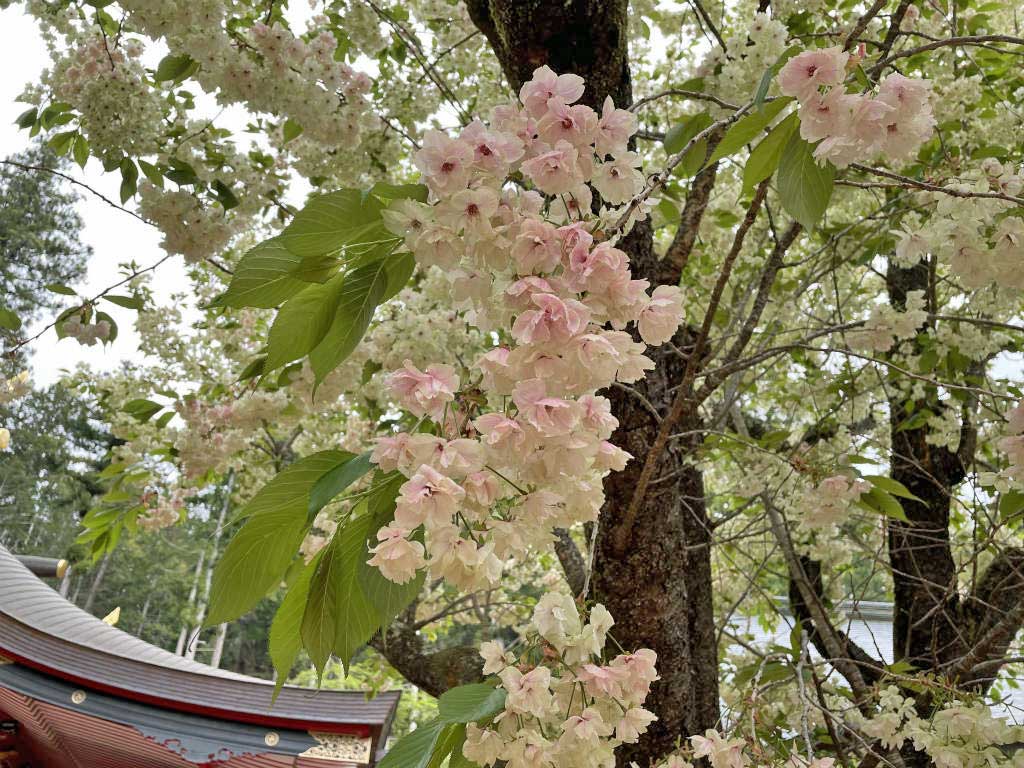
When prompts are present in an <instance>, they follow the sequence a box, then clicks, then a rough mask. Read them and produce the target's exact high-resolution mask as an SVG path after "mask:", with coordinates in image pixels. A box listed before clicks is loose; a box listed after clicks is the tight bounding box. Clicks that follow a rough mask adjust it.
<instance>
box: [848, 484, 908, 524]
mask: <svg viewBox="0 0 1024 768" xmlns="http://www.w3.org/2000/svg"><path fill="white" fill-rule="evenodd" d="M857 503H858V504H859V505H860V506H862V507H864V508H866V509H867V510H868V511H870V512H880V513H881V514H883V515H885V516H886V517H891V518H892V519H893V520H899V521H901V522H904V523H909V522H910V521H909V520H908V519H907V515H906V513H905V512H904V511H903V507H902V506H901V505H900V503H899V501H898V500H897V499H896V497H895V496H893V495H892V494H890V493H888V492H886V491H883V490H882V489H881V488H877V487H876V488H872V489H871V490H870V491H868V492H867V493H862V494H861V497H860V499H859V500H858V502H857Z"/></svg>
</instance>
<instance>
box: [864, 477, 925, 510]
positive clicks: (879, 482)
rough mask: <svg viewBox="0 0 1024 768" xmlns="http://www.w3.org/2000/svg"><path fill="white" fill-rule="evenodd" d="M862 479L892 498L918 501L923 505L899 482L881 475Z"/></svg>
mask: <svg viewBox="0 0 1024 768" xmlns="http://www.w3.org/2000/svg"><path fill="white" fill-rule="evenodd" d="M863 477H864V479H865V480H867V481H868V482H869V483H871V484H872V485H873V486H875V488H880V489H881V490H883V491H885V492H886V493H891V494H892V495H893V496H899V497H900V498H902V499H910V500H911V501H919V502H921V503H922V504H924V503H925V502H924V501H923V500H921V499H919V498H918V497H917V496H915V495H914V494H912V493H911V492H910V491H909V490H908V489H907V486H905V485H904V484H903V483H901V482H900V481H899V480H893V479H892V478H891V477H885V476H883V475H864V476H863Z"/></svg>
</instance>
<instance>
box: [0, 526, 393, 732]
mask: <svg viewBox="0 0 1024 768" xmlns="http://www.w3.org/2000/svg"><path fill="white" fill-rule="evenodd" d="M0 655H3V656H5V657H7V658H9V659H11V660H12V661H14V662H16V663H18V664H21V665H23V666H25V667H28V668H31V669H35V670H38V671H40V672H43V673H46V674H48V675H51V676H54V677H57V678H59V679H61V680H65V681H68V682H71V683H75V684H77V685H81V686H84V687H88V688H91V689H93V690H97V691H102V692H105V693H108V694H113V695H116V696H120V697H123V698H127V699H130V700H134V701H138V702H143V703H146V704H149V705H155V706H158V707H161V708H163V709H171V710H178V711H182V712H189V713H193V714H200V715H205V716H210V717H215V718H217V719H221V720H227V721H235V722H242V723H254V724H260V725H264V726H268V727H279V728H291V729H295V730H305V731H311V730H315V731H319V732H325V733H351V734H357V735H360V736H369V735H371V734H372V735H373V736H374V741H375V742H377V741H379V740H380V737H381V736H384V737H386V734H387V732H388V730H389V729H390V725H391V721H392V719H393V717H394V712H395V708H396V707H397V704H398V699H399V696H400V695H401V694H400V692H398V691H392V692H384V693H380V694H378V695H377V696H375V697H374V698H372V699H367V697H366V695H365V694H364V693H362V692H359V691H333V690H332V691H327V690H311V689H308V688H298V687H295V686H288V685H286V686H284V687H283V688H282V690H281V693H280V695H279V696H278V698H277V701H276V702H274V703H273V704H272V703H271V697H272V694H273V690H274V685H273V683H271V682H269V681H267V680H260V679H258V678H254V677H249V676H246V675H239V674H236V673H233V672H228V671H226V670H221V669H214V668H213V667H209V666H207V665H205V664H200V663H198V662H194V661H189V660H188V659H184V658H182V657H180V656H176V655H175V654H173V653H170V652H169V651H165V650H164V649H162V648H158V647H156V646H154V645H150V644H149V643H147V642H144V641H143V640H140V639H139V638H137V637H133V636H132V635H129V634H128V633H126V632H122V631H121V630H119V629H117V628H115V627H112V626H110V625H108V624H106V623H104V622H103V621H100V620H99V619H97V618H96V617H94V616H92V615H90V614H88V613H86V612H85V611H83V610H81V609H80V608H78V607H77V606H75V605H73V604H72V603H69V602H68V601H66V600H65V599H64V598H62V597H61V596H60V595H59V594H57V593H56V592H55V591H54V590H53V589H51V588H50V587H49V586H48V585H46V584H44V583H43V582H41V581H40V580H39V579H38V578H36V577H35V576H34V575H33V574H32V573H31V572H30V571H29V570H28V569H27V568H26V567H25V566H24V565H22V564H21V563H20V562H19V561H18V560H17V558H15V557H14V556H13V555H11V554H10V553H9V552H8V551H7V550H6V549H4V548H3V547H2V546H0Z"/></svg>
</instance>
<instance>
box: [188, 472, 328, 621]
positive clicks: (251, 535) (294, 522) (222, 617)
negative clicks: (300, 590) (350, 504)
mask: <svg viewBox="0 0 1024 768" xmlns="http://www.w3.org/2000/svg"><path fill="white" fill-rule="evenodd" d="M278 477H280V475H279V476H278ZM302 501H303V503H302V505H301V506H300V505H297V504H294V503H293V504H286V505H284V506H280V507H277V508H275V509H273V510H271V511H267V512H263V513H261V514H258V515H253V516H251V517H249V519H248V520H246V522H245V525H243V526H242V527H241V528H240V529H239V530H238V532H237V533H236V534H235V535H234V536H232V537H231V541H230V542H229V543H228V546H227V548H226V549H225V550H224V554H223V555H222V556H221V558H220V560H218V561H217V567H216V568H215V569H214V571H213V583H212V587H211V591H210V612H209V614H208V615H207V617H206V626H208V627H211V626H213V625H215V624H220V623H222V622H225V621H232V620H234V619H237V618H238V617H239V616H241V615H243V614H244V613H246V612H248V611H249V609H250V608H252V607H253V606H254V605H256V603H258V602H259V601H260V600H261V599H262V598H263V596H264V595H266V594H267V592H268V591H270V589H271V588H273V587H274V586H275V585H276V584H277V583H278V582H279V581H280V580H281V577H282V576H284V572H285V571H286V570H287V569H288V566H289V565H291V562H292V560H293V559H294V558H295V553H296V552H298V551H299V545H300V544H302V540H303V539H304V538H305V536H306V532H307V531H308V530H309V523H308V522H307V520H306V505H305V499H302Z"/></svg>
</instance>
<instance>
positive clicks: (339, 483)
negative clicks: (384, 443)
mask: <svg viewBox="0 0 1024 768" xmlns="http://www.w3.org/2000/svg"><path fill="white" fill-rule="evenodd" d="M371 469H373V464H372V463H371V462H370V454H369V452H367V453H362V454H360V455H358V456H355V455H352V454H349V457H348V458H347V459H345V460H344V461H342V462H341V463H339V464H338V466H336V467H334V468H333V469H331V470H329V471H328V472H327V473H325V474H324V475H323V476H322V477H320V479H319V480H317V481H316V483H314V484H313V488H312V489H311V490H310V492H309V517H310V518H313V517H316V514H317V513H318V512H319V511H320V510H321V509H323V508H324V507H326V506H327V505H328V504H329V503H330V502H331V500H332V499H334V497H335V496H337V495H338V494H340V493H341V492H342V491H344V490H345V489H346V488H348V487H349V486H350V485H352V483H354V482H355V481H356V480H358V479H359V478H361V477H362V476H363V475H365V474H366V473H367V472H369V471H370V470H371Z"/></svg>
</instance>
